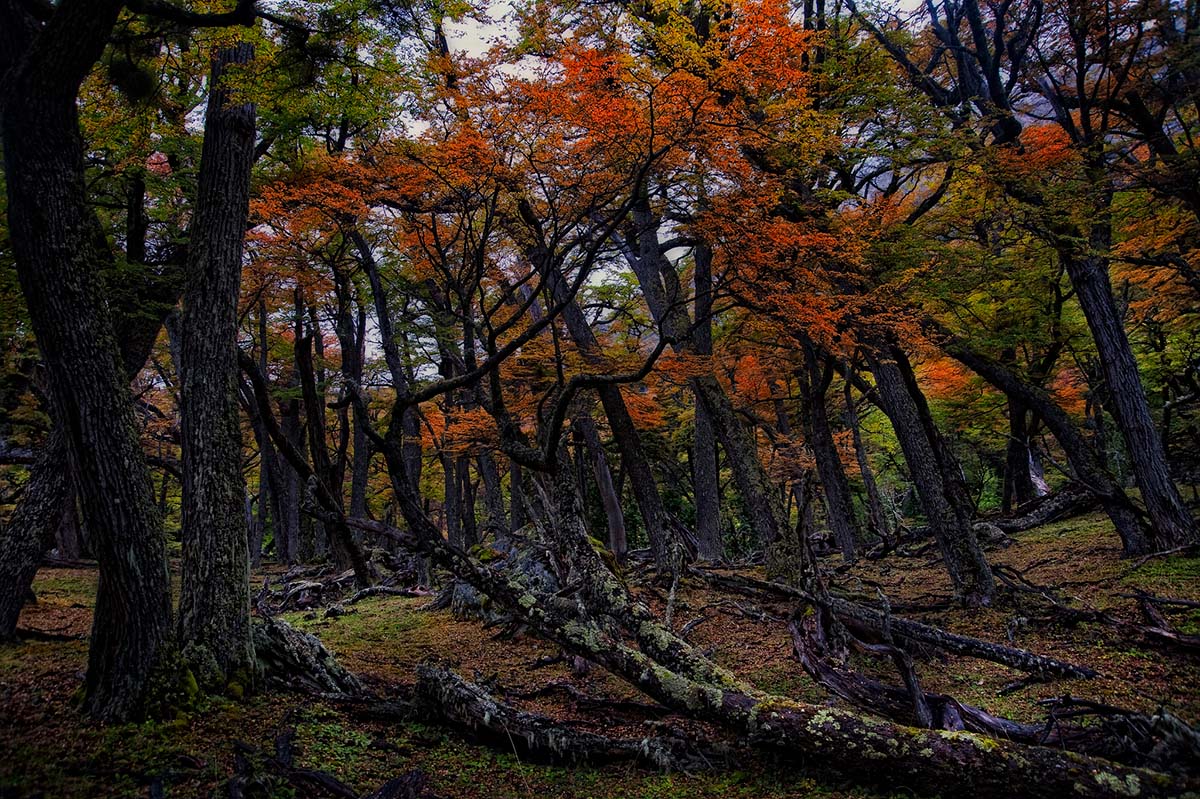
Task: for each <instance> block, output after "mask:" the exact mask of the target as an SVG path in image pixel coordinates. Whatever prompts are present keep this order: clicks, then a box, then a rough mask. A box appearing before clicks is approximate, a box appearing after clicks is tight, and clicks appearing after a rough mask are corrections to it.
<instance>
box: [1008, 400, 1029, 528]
mask: <svg viewBox="0 0 1200 799" xmlns="http://www.w3.org/2000/svg"><path fill="white" fill-rule="evenodd" d="M1030 459H1031V456H1030V452H1029V411H1028V409H1027V408H1026V407H1025V405H1024V404H1023V403H1022V402H1021V401H1020V400H1014V399H1013V398H1012V397H1009V399H1008V445H1007V446H1006V447H1005V451H1004V491H1003V495H1002V498H1001V507H1002V508H1003V510H1004V512H1005V513H1009V512H1010V511H1011V510H1012V509H1013V507H1014V506H1017V505H1024V504H1025V503H1026V502H1029V501H1030V500H1031V499H1033V498H1034V497H1036V496H1037V491H1036V489H1034V487H1033V478H1032V476H1031V475H1030V474H1029V462H1030Z"/></svg>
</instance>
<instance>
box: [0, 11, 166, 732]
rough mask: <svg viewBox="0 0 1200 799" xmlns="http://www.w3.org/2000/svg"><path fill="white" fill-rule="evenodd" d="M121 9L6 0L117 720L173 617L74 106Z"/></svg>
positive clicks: (17, 163)
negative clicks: (42, 17)
mask: <svg viewBox="0 0 1200 799" xmlns="http://www.w3.org/2000/svg"><path fill="white" fill-rule="evenodd" d="M121 5H122V4H121V3H119V2H108V1H104V2H86V3H85V2H70V1H68V2H64V3H62V4H60V5H59V6H57V7H56V10H55V11H54V14H53V16H52V17H51V20H50V22H49V23H47V25H46V27H45V28H44V29H43V30H41V31H40V33H38V34H37V36H36V38H35V36H34V34H35V31H36V30H37V27H38V26H37V25H36V23H35V22H34V21H33V19H32V18H31V17H28V16H27V15H26V13H25V12H24V11H23V10H17V8H18V6H16V5H14V4H7V5H6V6H4V7H3V8H0V30H2V31H3V33H0V37H3V38H2V40H0V42H2V44H3V47H0V50H2V52H0V71H2V72H4V73H5V74H4V75H3V82H2V84H0V85H3V92H4V94H3V97H2V98H0V103H2V107H0V108H2V110H0V125H2V130H3V148H4V168H5V176H6V185H7V189H8V222H9V229H10V235H11V240H12V249H13V254H14V256H15V260H16V265H17V275H18V278H19V280H20V284H21V289H22V292H23V293H24V295H25V301H26V306H27V307H28V310H29V316H30V320H31V322H32V325H33V331H34V334H35V335H36V337H37V340H38V347H39V349H40V350H41V353H42V357H43V360H44V362H45V365H46V372H47V376H48V382H49V387H50V396H51V407H52V415H53V418H54V419H56V420H57V423H58V424H59V425H60V426H61V427H62V430H63V434H64V436H65V438H66V441H67V451H68V453H69V459H70V462H71V469H72V473H73V474H75V475H77V477H78V481H79V494H80V500H81V504H82V506H83V513H84V517H85V518H86V519H87V523H88V529H89V531H90V532H91V538H92V540H91V544H92V547H93V549H94V550H95V553H96V557H97V560H98V561H99V563H100V583H99V588H98V591H97V597H96V609H95V622H94V625H93V629H92V639H91V646H90V650H89V658H88V672H87V678H86V681H85V685H84V689H85V699H84V706H85V708H86V709H87V710H88V711H89V712H90V713H91V714H92V715H94V716H97V717H99V718H103V719H110V720H118V719H125V718H130V717H132V716H136V715H138V714H139V713H140V712H141V710H142V703H143V700H144V699H145V692H146V689H147V687H148V682H149V679H150V676H151V674H152V672H153V670H154V668H155V666H156V665H157V664H158V663H159V659H160V657H161V655H162V654H163V650H164V645H165V644H166V642H167V638H168V635H169V630H170V620H171V597H170V591H169V582H168V578H167V560H166V549H165V546H164V541H163V534H162V526H161V522H160V520H159V517H158V511H157V508H156V506H155V504H154V492H153V487H152V485H151V480H150V472H149V469H148V468H147V466H146V462H145V458H144V456H143V454H142V450H141V445H140V442H139V440H138V431H137V427H136V423H135V419H134V408H133V400H132V398H131V396H130V393H129V390H128V380H127V378H126V373H125V370H124V368H123V367H122V364H121V359H120V349H119V347H118V343H117V338H116V335H115V332H114V327H113V321H112V318H111V315H110V311H109V308H108V305H107V303H106V302H105V301H104V295H103V287H102V285H101V282H100V281H101V276H100V272H101V270H102V269H103V268H105V267H108V266H111V265H112V254H111V252H110V251H109V250H108V248H107V246H106V245H105V243H104V242H105V238H104V233H103V230H102V229H101V227H100V224H99V221H98V220H97V218H96V216H95V214H94V212H93V211H92V209H91V208H90V207H89V205H88V202H87V188H86V185H85V179H84V161H83V153H84V145H83V140H82V137H81V135H80V132H79V124H78V116H77V106H76V96H77V94H78V90H79V86H80V83H81V82H82V80H83V78H84V77H85V76H86V75H87V73H88V71H89V70H90V69H91V67H92V65H93V64H94V63H95V62H96V59H97V58H99V56H100V53H101V51H102V49H103V47H104V43H105V42H106V41H107V39H108V34H109V32H110V30H111V28H112V25H113V23H114V21H115V20H116V17H117V14H118V12H119V11H120V9H121ZM22 56H23V57H22ZM17 58H20V60H19V61H17ZM14 62H15V64H14ZM56 504H57V505H58V506H59V507H60V508H61V500H58V501H57V502H56Z"/></svg>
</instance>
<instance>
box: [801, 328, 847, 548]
mask: <svg viewBox="0 0 1200 799" xmlns="http://www.w3.org/2000/svg"><path fill="white" fill-rule="evenodd" d="M803 368H804V374H805V377H804V379H803V380H802V381H801V386H802V387H803V393H804V415H803V418H804V427H805V431H804V432H805V438H806V439H807V440H808V445H809V447H810V448H811V449H812V452H813V457H814V459H815V460H816V462H817V475H818V476H819V477H820V478H821V489H822V490H823V491H824V493H825V511H826V516H827V518H828V522H829V529H830V531H831V532H832V533H833V540H834V541H836V542H837V545H838V548H839V549H840V550H841V551H842V558H843V559H844V560H846V561H850V562H852V561H853V560H854V550H855V544H856V542H857V540H858V537H859V532H858V522H857V520H856V519H855V517H854V502H853V500H852V499H851V497H850V483H849V482H848V481H847V480H846V472H845V470H844V469H843V468H842V458H841V455H840V454H839V453H838V450H837V444H836V443H835V442H834V440H833V430H832V428H831V426H830V424H829V411H828V409H827V408H826V407H825V393H826V391H827V390H828V388H829V384H830V382H831V380H832V379H833V367H832V366H830V365H826V366H825V367H824V368H822V366H821V364H820V362H819V360H818V356H817V352H816V348H815V347H813V346H811V345H806V346H805V363H804V367H803Z"/></svg>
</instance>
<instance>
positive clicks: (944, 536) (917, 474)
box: [871, 357, 995, 604]
mask: <svg viewBox="0 0 1200 799" xmlns="http://www.w3.org/2000/svg"><path fill="white" fill-rule="evenodd" d="M871 371H872V373H873V374H874V375H875V385H876V387H877V389H878V391H879V395H880V397H881V398H882V400H883V403H884V405H885V407H886V409H887V413H888V418H890V419H891V422H892V427H893V429H894V430H895V431H896V438H897V439H899V441H900V448H901V450H903V452H904V460H905V462H906V463H907V464H908V469H909V472H910V474H911V476H912V480H913V483H914V484H915V485H916V487H917V493H918V494H919V495H920V498H921V505H922V507H923V508H924V510H925V516H926V519H927V520H928V522H929V526H930V528H931V529H932V530H933V534H934V538H935V539H936V540H937V542H938V548H939V549H940V550H941V553H942V560H943V562H944V563H945V566H946V570H947V571H948V572H949V573H950V579H951V581H952V582H953V583H954V591H955V593H956V594H957V595H958V597H959V598H960V599H962V600H963V601H964V602H966V603H968V604H978V603H982V602H987V601H988V600H989V598H990V597H991V594H992V591H993V589H994V588H995V584H994V581H993V578H992V571H991V568H990V567H989V566H988V563H987V560H986V558H985V557H984V555H983V550H982V549H981V548H980V546H979V542H978V541H976V539H975V531H974V529H973V528H972V525H971V519H970V517H969V516H968V515H967V513H966V509H965V508H963V507H962V506H961V504H960V502H958V501H956V497H955V492H953V490H952V489H951V488H950V487H949V486H948V485H947V483H946V479H945V473H944V470H943V469H942V468H941V466H940V465H939V464H940V460H939V457H938V455H937V453H936V452H935V448H934V447H935V445H934V443H933V442H931V441H930V438H929V434H928V430H927V428H926V426H925V424H924V423H923V421H922V419H921V414H920V410H919V409H918V408H917V405H916V403H915V402H914V400H913V397H912V394H911V393H910V392H909V387H908V385H907V383H906V381H905V379H904V375H903V372H902V370H901V368H900V366H899V365H898V364H897V362H896V361H895V360H894V359H893V358H887V357H880V358H876V359H873V361H872V364H871Z"/></svg>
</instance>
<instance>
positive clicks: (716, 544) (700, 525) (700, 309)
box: [691, 244, 725, 560]
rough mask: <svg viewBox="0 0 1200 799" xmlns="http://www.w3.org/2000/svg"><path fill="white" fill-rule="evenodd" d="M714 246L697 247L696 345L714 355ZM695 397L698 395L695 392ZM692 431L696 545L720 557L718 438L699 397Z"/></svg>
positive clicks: (708, 557)
mask: <svg viewBox="0 0 1200 799" xmlns="http://www.w3.org/2000/svg"><path fill="white" fill-rule="evenodd" d="M712 257H713V254H712V249H711V248H710V247H708V246H706V245H702V244H699V245H697V246H696V259H695V260H696V275H695V280H694V282H695V285H696V299H695V306H696V312H695V319H696V323H695V330H693V332H692V341H693V348H694V349H695V352H696V354H697V355H712V348H713V341H712V304H713V297H712ZM693 396H694V395H693ZM695 409H696V410H695V425H694V429H693V434H692V452H691V457H692V491H693V494H694V495H695V497H696V546H697V550H698V551H697V553H696V554H697V555H698V556H699V557H700V558H701V559H702V560H720V559H721V558H722V557H723V556H724V554H725V547H724V545H723V543H722V541H721V486H720V475H719V473H718V472H717V437H716V433H715V431H714V430H713V424H712V419H710V418H709V415H708V410H707V409H706V408H705V407H704V403H703V402H701V401H700V400H699V398H698V397H696V403H695Z"/></svg>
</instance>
